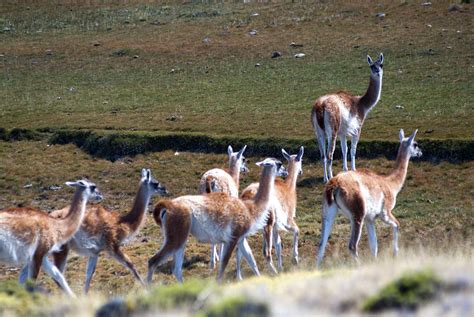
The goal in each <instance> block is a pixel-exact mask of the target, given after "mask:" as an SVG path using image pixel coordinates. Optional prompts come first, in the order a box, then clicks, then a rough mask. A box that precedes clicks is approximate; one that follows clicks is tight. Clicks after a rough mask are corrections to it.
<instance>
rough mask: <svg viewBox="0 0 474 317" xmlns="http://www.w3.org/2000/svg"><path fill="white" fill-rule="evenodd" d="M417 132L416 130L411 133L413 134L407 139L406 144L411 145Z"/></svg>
mask: <svg viewBox="0 0 474 317" xmlns="http://www.w3.org/2000/svg"><path fill="white" fill-rule="evenodd" d="M417 132H418V129H416V130H415V132H413V134H412V135H411V136H410V138H409V139H408V144H412V142H413V140H415V136H416V133H417Z"/></svg>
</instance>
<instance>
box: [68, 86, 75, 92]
mask: <svg viewBox="0 0 474 317" xmlns="http://www.w3.org/2000/svg"><path fill="white" fill-rule="evenodd" d="M68 90H69V92H76V91H77V88H76V87H74V86H71V87H69V89H68Z"/></svg>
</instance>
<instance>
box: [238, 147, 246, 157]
mask: <svg viewBox="0 0 474 317" xmlns="http://www.w3.org/2000/svg"><path fill="white" fill-rule="evenodd" d="M246 148H247V144H245V145H244V147H243V148H242V149H241V150H240V151H239V153H238V154H237V158H238V159H240V158H241V157H242V155H243V154H244V152H245V149H246Z"/></svg>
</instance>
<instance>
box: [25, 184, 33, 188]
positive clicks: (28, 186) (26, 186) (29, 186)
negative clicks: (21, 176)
mask: <svg viewBox="0 0 474 317" xmlns="http://www.w3.org/2000/svg"><path fill="white" fill-rule="evenodd" d="M31 187H33V184H26V185H25V186H23V188H31Z"/></svg>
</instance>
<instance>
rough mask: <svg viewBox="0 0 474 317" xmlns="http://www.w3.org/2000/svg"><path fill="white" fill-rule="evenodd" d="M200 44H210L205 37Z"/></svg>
mask: <svg viewBox="0 0 474 317" xmlns="http://www.w3.org/2000/svg"><path fill="white" fill-rule="evenodd" d="M202 42H203V43H204V45H209V44H211V41H210V40H209V38H208V37H207V36H206V37H205V38H204V39H203V40H202Z"/></svg>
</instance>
